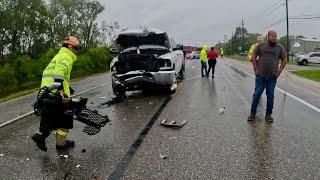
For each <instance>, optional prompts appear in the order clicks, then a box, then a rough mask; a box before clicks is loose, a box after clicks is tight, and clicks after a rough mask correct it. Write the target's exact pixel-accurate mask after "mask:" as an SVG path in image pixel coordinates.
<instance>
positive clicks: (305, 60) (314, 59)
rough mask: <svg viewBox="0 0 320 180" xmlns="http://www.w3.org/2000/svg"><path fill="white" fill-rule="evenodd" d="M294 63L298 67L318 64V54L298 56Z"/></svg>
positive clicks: (319, 54)
mask: <svg viewBox="0 0 320 180" xmlns="http://www.w3.org/2000/svg"><path fill="white" fill-rule="evenodd" d="M296 62H297V63H298V64H299V65H303V66H306V65H308V64H309V63H317V64H318V63H320V52H310V53H307V54H302V55H298V56H297V58H296Z"/></svg>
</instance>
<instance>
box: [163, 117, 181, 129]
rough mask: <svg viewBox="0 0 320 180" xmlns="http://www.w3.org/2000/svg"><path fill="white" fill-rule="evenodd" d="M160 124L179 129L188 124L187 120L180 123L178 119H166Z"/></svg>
mask: <svg viewBox="0 0 320 180" xmlns="http://www.w3.org/2000/svg"><path fill="white" fill-rule="evenodd" d="M160 124H161V125H162V126H164V127H169V128H175V129H179V128H182V127H183V126H184V125H186V124H187V121H182V122H181V123H180V124H178V123H177V122H176V121H171V122H168V120H167V119H164V120H162V121H161V122H160Z"/></svg>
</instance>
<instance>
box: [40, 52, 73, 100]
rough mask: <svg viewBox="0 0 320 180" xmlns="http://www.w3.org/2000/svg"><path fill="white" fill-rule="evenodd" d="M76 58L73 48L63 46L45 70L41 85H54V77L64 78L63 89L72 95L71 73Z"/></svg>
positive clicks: (68, 94)
mask: <svg viewBox="0 0 320 180" xmlns="http://www.w3.org/2000/svg"><path fill="white" fill-rule="evenodd" d="M76 60H77V56H76V55H75V54H74V53H73V52H72V51H71V50H69V49H68V48H65V47H62V48H61V49H60V51H59V52H58V54H56V55H55V56H54V58H53V59H52V60H51V61H50V63H49V64H48V66H47V67H46V68H45V70H44V71H43V74H42V81H41V87H44V86H47V87H48V86H50V85H52V84H53V82H54V79H59V80H63V90H64V92H65V93H66V95H67V96H69V97H70V89H69V87H70V74H71V70H72V66H73V63H74V62H75V61H76Z"/></svg>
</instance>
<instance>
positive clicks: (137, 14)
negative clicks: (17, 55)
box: [99, 0, 320, 45]
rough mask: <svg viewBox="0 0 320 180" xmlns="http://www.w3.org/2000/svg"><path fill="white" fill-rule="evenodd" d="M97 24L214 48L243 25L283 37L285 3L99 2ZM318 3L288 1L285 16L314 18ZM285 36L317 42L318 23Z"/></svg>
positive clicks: (300, 24)
mask: <svg viewBox="0 0 320 180" xmlns="http://www.w3.org/2000/svg"><path fill="white" fill-rule="evenodd" d="M99 1H100V2H101V3H102V4H103V5H104V7H105V10H104V12H103V13H102V14H101V15H100V17H99V21H101V20H106V21H109V22H110V21H119V23H120V25H121V27H122V28H137V27H139V26H140V25H143V26H147V27H154V28H158V29H161V30H164V31H167V32H168V34H169V35H170V36H171V37H173V38H174V39H175V40H176V42H178V43H183V44H188V45H202V44H208V45H214V44H216V43H218V42H219V41H221V42H222V41H223V39H224V35H226V36H227V37H228V38H230V37H231V33H232V31H234V30H235V28H236V27H237V26H240V24H241V20H242V19H243V20H244V24H245V27H246V28H247V29H248V31H249V32H256V33H263V34H265V33H266V32H267V31H268V30H270V29H273V30H276V31H277V32H278V34H279V35H280V36H282V35H284V34H285V33H286V21H285V19H283V18H285V6H284V3H285V0H199V1H196V0H99ZM319 8H320V0H304V1H302V0H289V16H302V15H303V16H305V17H306V15H313V14H317V15H315V16H320V11H319ZM290 26H291V30H290V33H291V34H294V35H299V34H302V35H304V36H306V37H308V38H313V37H317V38H318V39H320V19H314V20H290Z"/></svg>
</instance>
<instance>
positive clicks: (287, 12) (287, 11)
mask: <svg viewBox="0 0 320 180" xmlns="http://www.w3.org/2000/svg"><path fill="white" fill-rule="evenodd" d="M286 14H287V49H286V50H287V59H288V61H289V59H290V58H289V51H290V49H289V10H288V0H286Z"/></svg>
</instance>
